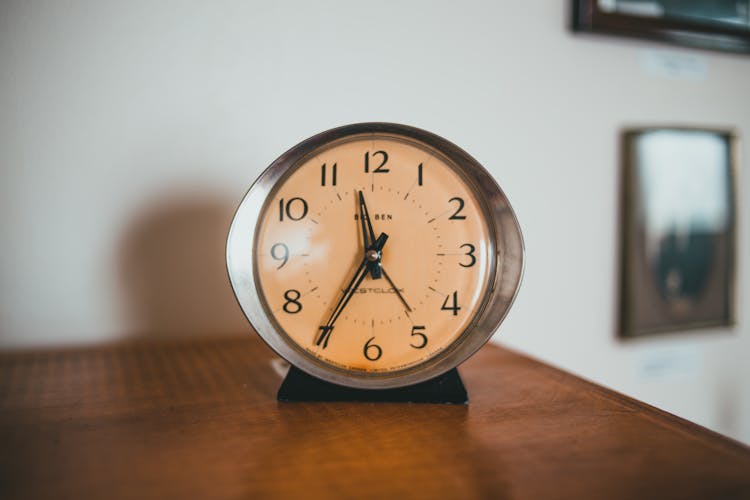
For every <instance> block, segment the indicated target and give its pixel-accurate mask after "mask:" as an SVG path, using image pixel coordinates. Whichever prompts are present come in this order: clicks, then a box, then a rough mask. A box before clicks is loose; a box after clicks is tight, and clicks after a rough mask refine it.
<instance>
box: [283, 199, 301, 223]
mask: <svg viewBox="0 0 750 500" xmlns="http://www.w3.org/2000/svg"><path fill="white" fill-rule="evenodd" d="M305 215H307V202H306V201H305V200H304V198H300V197H299V196H295V197H294V198H291V199H290V200H289V201H287V202H286V203H284V198H282V199H280V200H279V220H280V221H282V222H283V221H284V216H286V217H287V218H288V219H290V220H294V221H298V220H302V219H304V218H305Z"/></svg>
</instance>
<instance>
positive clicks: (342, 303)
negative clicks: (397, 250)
mask: <svg viewBox="0 0 750 500" xmlns="http://www.w3.org/2000/svg"><path fill="white" fill-rule="evenodd" d="M387 240H388V235H387V234H385V233H380V236H378V239H377V240H375V243H374V244H373V245H372V248H373V249H374V250H376V251H378V252H379V251H380V250H382V249H383V245H385V242H386V241H387ZM367 270H368V269H367V258H366V257H365V258H364V259H362V262H361V263H360V264H359V267H358V268H357V271H356V272H355V273H354V276H353V277H352V279H351V281H350V282H349V285H348V286H347V287H346V288H344V290H343V294H342V295H341V298H340V299H339V301H338V303H337V304H336V307H335V308H334V309H333V312H332V313H331V316H330V317H329V318H328V321H327V322H326V324H325V325H324V326H321V327H319V329H320V335H319V336H318V339H317V340H316V341H315V345H321V344H322V345H323V349H325V348H326V347H328V340H329V339H330V337H331V332H333V325H334V324H335V323H336V320H337V319H338V318H339V316H340V315H341V313H342V312H343V310H344V308H345V307H346V305H347V304H348V303H349V300H351V298H352V296H353V295H354V293H355V292H356V291H357V288H358V287H359V285H360V284H361V283H362V280H364V279H365V276H367Z"/></svg>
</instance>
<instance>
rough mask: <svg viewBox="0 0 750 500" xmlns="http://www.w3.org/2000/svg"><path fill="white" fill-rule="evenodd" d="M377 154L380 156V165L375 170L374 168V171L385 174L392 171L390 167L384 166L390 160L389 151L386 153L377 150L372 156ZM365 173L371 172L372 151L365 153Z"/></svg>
mask: <svg viewBox="0 0 750 500" xmlns="http://www.w3.org/2000/svg"><path fill="white" fill-rule="evenodd" d="M376 156H380V165H378V166H377V167H376V168H375V170H373V171H372V172H373V173H374V174H385V173H388V172H390V169H387V168H383V167H384V166H385V164H386V163H387V162H388V153H386V152H385V151H375V152H374V153H373V154H372V158H373V159H374V158H375V157H376ZM365 173H366V174H369V173H370V152H369V151H367V152H366V153H365Z"/></svg>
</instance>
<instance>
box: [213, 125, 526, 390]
mask: <svg viewBox="0 0 750 500" xmlns="http://www.w3.org/2000/svg"><path fill="white" fill-rule="evenodd" d="M364 134H374V135H392V136H400V137H403V138H405V139H410V140H413V141H417V142H421V143H423V144H425V145H426V146H428V147H429V148H432V149H435V150H437V151H438V152H440V153H441V154H443V155H444V156H445V157H446V158H447V159H448V160H450V162H451V163H453V164H455V166H457V167H458V168H459V169H461V172H459V173H460V174H461V175H462V177H464V178H465V179H467V180H468V183H469V184H470V187H471V188H472V189H473V191H474V192H475V193H476V195H477V198H478V199H479V200H480V202H481V203H482V205H483V208H484V212H485V216H486V217H487V219H488V220H487V225H488V227H489V229H490V233H491V235H492V241H490V242H489V245H488V247H489V248H490V255H493V254H494V255H495V258H494V260H493V261H490V262H489V265H490V272H489V273H488V276H490V277H491V279H492V283H491V284H490V286H487V287H486V291H485V296H484V297H483V299H482V305H481V306H480V307H479V309H478V312H477V314H476V316H475V317H474V318H473V319H472V321H470V323H469V325H468V326H467V328H466V331H465V332H464V333H463V334H462V335H460V337H459V338H458V339H457V340H456V341H455V342H454V343H453V344H452V345H451V346H450V348H447V349H445V350H444V351H443V352H441V353H439V354H437V355H435V356H434V357H432V358H430V359H428V360H426V361H424V362H422V363H419V364H417V365H415V366H414V367H410V368H407V369H405V370H400V371H397V372H390V373H380V372H378V373H368V372H360V371H348V370H343V369H341V368H338V367H334V366H331V365H327V364H325V363H324V362H322V361H319V360H315V359H312V357H311V356H310V355H309V354H307V353H305V352H304V351H303V350H301V349H300V348H299V347H297V346H295V345H292V343H291V342H290V341H289V340H287V336H286V335H285V334H282V333H279V332H278V331H277V328H276V326H275V324H274V323H275V321H274V320H273V319H272V318H271V317H269V315H268V313H267V312H266V309H265V307H264V306H263V300H262V298H261V297H260V296H259V293H258V288H259V287H258V286H257V279H256V278H257V275H256V266H255V253H254V252H255V239H256V236H257V232H258V224H259V220H260V217H261V216H262V214H263V208H264V205H265V203H266V200H267V198H268V196H269V195H271V194H272V193H273V192H274V189H275V187H276V185H277V183H278V182H279V181H281V180H283V179H284V178H285V175H286V174H287V172H289V171H290V170H292V169H294V168H295V167H296V166H297V165H298V164H299V163H300V162H301V161H302V160H303V159H305V158H306V157H307V156H308V155H309V154H311V153H312V152H313V151H316V150H318V149H320V148H322V147H325V146H326V145H328V144H330V143H332V142H334V141H338V140H341V139H344V138H347V137H350V136H355V135H364ZM524 255H525V252H524V245H523V236H522V233H521V228H520V226H519V224H518V221H517V219H516V216H515V213H514V212H513V209H512V207H511V205H510V202H509V201H508V199H507V197H506V196H505V194H504V193H503V191H502V189H501V188H500V186H498V184H497V182H495V180H494V178H493V177H492V176H491V175H490V174H489V172H487V170H485V169H484V167H482V165H480V164H479V162H478V161H476V160H475V159H474V158H472V157H471V156H470V155H469V154H468V153H466V152H465V151H464V150H462V149H461V148H459V147H458V146H456V145H455V144H453V143H451V142H449V141H447V140H446V139H443V138H442V137H439V136H437V135H435V134H433V133H431V132H427V131H425V130H421V129H418V128H415V127H410V126H407V125H400V124H394V123H377V122H376V123H357V124H352V125H345V126H343V127H338V128H334V129H331V130H328V131H326V132H322V133H320V134H317V135H315V136H313V137H310V138H309V139H306V140H304V141H302V142H301V143H299V144H297V145H296V146H294V147H292V148H291V149H290V150H288V151H287V152H286V153H284V154H282V155H281V156H280V157H279V158H278V159H277V160H275V161H274V162H273V163H272V164H271V165H270V166H269V167H268V168H267V169H266V170H265V171H264V172H263V173H262V174H261V175H260V176H259V177H258V179H257V180H256V181H255V183H253V185H252V186H251V187H250V189H249V190H248V192H247V194H246V195H245V197H244V198H243V200H242V202H241V203H240V205H239V207H238V208H237V212H236V214H235V216H234V219H233V221H232V225H231V227H230V230H229V236H228V238H227V253H226V258H227V271H228V273H229V279H230V282H231V284H232V288H233V290H234V294H235V296H236V298H237V301H238V302H239V304H240V307H241V308H242V311H243V312H244V314H245V316H246V317H247V319H248V321H249V322H250V324H251V325H252V327H253V328H254V329H255V331H256V332H257V333H258V335H259V336H260V337H261V338H262V339H263V340H264V341H265V342H266V344H268V345H269V347H271V348H272V349H273V350H274V351H275V352H276V353H277V354H278V355H280V356H281V357H283V358H284V359H286V360H287V361H289V362H290V363H291V364H293V365H295V366H296V367H297V368H299V369H301V370H303V371H304V372H306V373H308V374H310V375H312V376H314V377H317V378H320V379H322V380H326V381H328V382H332V383H334V384H339V385H343V386H347V387H355V388H361V389H389V388H395V387H403V386H408V385H413V384H416V383H419V382H423V381H426V380H429V379H432V378H434V377H437V376H439V375H441V374H443V373H445V372H446V371H448V370H450V369H451V368H454V367H456V366H458V365H459V364H461V363H462V362H463V361H465V360H466V359H468V358H469V357H470V356H471V355H472V354H474V353H475V352H476V351H477V350H478V349H479V348H480V347H482V346H483V345H484V344H485V343H486V342H487V341H488V340H489V339H490V338H491V337H492V335H493V334H494V332H495V330H496V329H497V328H498V327H499V326H500V324H501V323H502V321H503V319H504V318H505V316H506V315H507V313H508V311H509V309H510V307H511V305H512V304H513V301H514V300H515V297H516V295H517V293H518V290H519V288H520V283H521V278H522V276H523V267H524Z"/></svg>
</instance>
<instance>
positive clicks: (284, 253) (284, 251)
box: [271, 243, 289, 269]
mask: <svg viewBox="0 0 750 500" xmlns="http://www.w3.org/2000/svg"><path fill="white" fill-rule="evenodd" d="M277 249H281V255H277V254H278V252H277V251H276V250H277ZM271 258H272V259H273V260H281V261H283V262H282V263H281V264H279V267H277V268H276V269H281V268H282V267H284V265H285V264H286V263H287V261H288V260H289V247H288V246H286V245H285V244H284V243H276V244H274V245H273V246H272V247H271Z"/></svg>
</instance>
